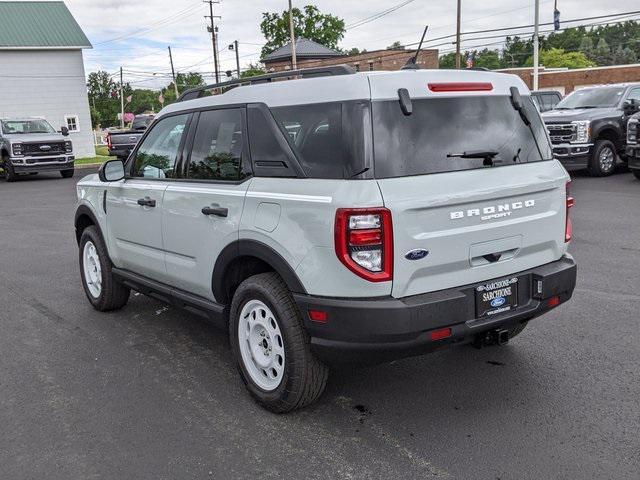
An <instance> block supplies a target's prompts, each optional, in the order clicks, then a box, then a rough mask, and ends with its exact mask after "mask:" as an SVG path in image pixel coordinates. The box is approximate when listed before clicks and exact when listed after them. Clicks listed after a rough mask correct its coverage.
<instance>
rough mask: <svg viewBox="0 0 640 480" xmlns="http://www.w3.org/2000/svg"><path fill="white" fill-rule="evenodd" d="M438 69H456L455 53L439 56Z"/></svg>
mask: <svg viewBox="0 0 640 480" xmlns="http://www.w3.org/2000/svg"><path fill="white" fill-rule="evenodd" d="M439 63H440V68H444V69H453V68H456V54H455V53H445V54H444V55H441V56H440V59H439Z"/></svg>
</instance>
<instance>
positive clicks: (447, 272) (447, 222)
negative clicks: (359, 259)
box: [378, 161, 569, 298]
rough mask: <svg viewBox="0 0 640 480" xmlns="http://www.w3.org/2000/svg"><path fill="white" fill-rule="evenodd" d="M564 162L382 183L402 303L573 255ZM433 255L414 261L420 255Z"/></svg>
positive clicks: (395, 289) (395, 280) (395, 292)
mask: <svg viewBox="0 0 640 480" xmlns="http://www.w3.org/2000/svg"><path fill="white" fill-rule="evenodd" d="M568 180H569V177H568V175H567V173H566V172H565V170H564V169H563V168H562V166H561V165H560V164H559V163H558V162H557V161H545V162H536V163H530V164H522V165H513V166H504V167H496V168H487V169H476V170H467V171H458V172H450V173H440V174H431V175H418V176H412V177H404V178H388V179H380V180H378V184H379V186H380V190H381V192H382V196H383V199H384V204H385V207H387V208H388V209H389V210H391V214H392V219H393V241H394V274H393V289H392V295H393V296H394V297H396V298H400V297H405V296H409V295H416V294H420V293H426V292H432V291H437V290H443V289H446V288H452V287H456V286H461V285H468V284H472V283H478V282H483V281H485V280H490V279H496V278H500V277H504V276H508V275H511V274H513V273H516V272H520V271H523V270H526V269H529V268H533V267H536V266H539V265H543V264H546V263H549V262H552V261H555V260H558V259H559V258H560V257H561V256H562V255H563V254H564V253H565V252H566V249H567V244H566V243H565V242H564V232H565V221H566V203H565V198H566V182H567V181H568ZM417 249H419V250H426V251H428V252H429V253H428V255H426V256H424V257H423V256H422V255H409V253H410V252H412V251H414V250H417Z"/></svg>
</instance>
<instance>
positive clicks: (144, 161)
mask: <svg viewBox="0 0 640 480" xmlns="http://www.w3.org/2000/svg"><path fill="white" fill-rule="evenodd" d="M188 118H189V115H186V114H185V115H175V116H171V117H166V118H163V119H161V120H160V121H159V122H158V123H156V125H155V126H154V127H153V129H152V130H151V131H150V132H149V135H147V136H146V137H145V139H144V140H143V142H142V144H141V145H140V147H139V148H138V151H137V152H136V156H135V164H134V169H133V176H134V177H144V178H172V177H173V176H174V168H175V164H176V160H177V159H178V153H179V152H180V145H181V142H182V136H183V134H184V131H185V127H186V124H187V119H188Z"/></svg>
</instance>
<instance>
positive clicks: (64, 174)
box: [60, 168, 74, 178]
mask: <svg viewBox="0 0 640 480" xmlns="http://www.w3.org/2000/svg"><path fill="white" fill-rule="evenodd" d="M73 172H74V169H73V168H72V169H70V170H62V171H61V172H60V175H62V178H71V177H73Z"/></svg>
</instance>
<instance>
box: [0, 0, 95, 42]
mask: <svg viewBox="0 0 640 480" xmlns="http://www.w3.org/2000/svg"><path fill="white" fill-rule="evenodd" d="M72 47H76V48H91V42H89V39H88V38H87V37H86V35H85V34H84V32H83V31H82V29H81V28H80V25H78V22H76V20H75V18H73V15H71V12H70V11H69V9H68V8H67V6H66V5H65V4H64V2H0V50H6V49H37V48H72Z"/></svg>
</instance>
